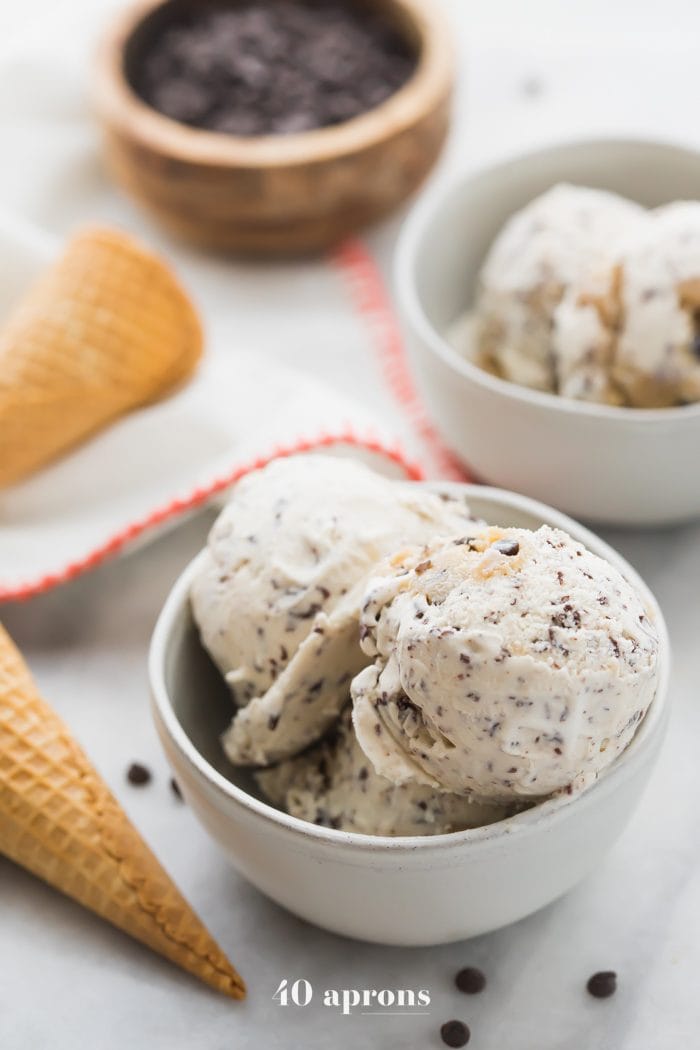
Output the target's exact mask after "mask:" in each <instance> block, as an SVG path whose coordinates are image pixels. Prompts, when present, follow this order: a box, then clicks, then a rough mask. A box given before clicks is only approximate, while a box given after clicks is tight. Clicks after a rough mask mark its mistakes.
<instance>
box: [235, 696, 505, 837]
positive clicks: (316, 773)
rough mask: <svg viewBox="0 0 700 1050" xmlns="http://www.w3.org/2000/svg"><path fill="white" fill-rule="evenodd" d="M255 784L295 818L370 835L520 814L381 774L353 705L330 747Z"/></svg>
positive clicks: (421, 831) (430, 831) (444, 828)
mask: <svg viewBox="0 0 700 1050" xmlns="http://www.w3.org/2000/svg"><path fill="white" fill-rule="evenodd" d="M255 779H256V781H257V783H258V786H259V787H260V789H261V791H262V792H263V794H264V795H265V796H266V797H267V798H268V799H269V801H270V802H272V804H273V805H275V806H278V807H279V808H280V809H284V810H285V811H286V812H287V813H291V815H292V816H294V817H299V818H300V819H301V820H308V821H310V822H311V823H312V824H320V825H323V826H324V827H329V828H337V829H339V830H340V831H356V832H360V833H361V834H363V835H443V834H446V833H447V832H450V831H461V830H463V829H464V828H476V827H482V826H483V825H484V824H493V823H494V822H495V821H497V820H503V818H504V817H507V816H510V815H511V813H512V812H513V811H514V810H513V807H512V806H510V807H509V806H497V805H489V804H487V803H480V802H475V801H471V800H470V799H468V798H465V797H464V796H463V795H450V794H445V793H443V792H440V791H435V790H434V789H433V788H429V787H424V786H423V785H421V784H403V785H400V786H399V785H397V784H392V782H391V781H390V780H386V779H385V778H384V777H381V776H379V775H378V774H377V773H375V771H374V769H373V767H372V764H371V762H369V760H368V759H367V756H366V755H365V753H364V751H363V750H362V748H361V747H360V745H359V744H358V742H357V738H356V737H355V732H354V730H353V727H352V721H351V709H350V707H349V706H348V707H347V708H346V709H345V710H344V711H343V713H342V714H341V716H340V718H339V720H338V722H337V723H336V725H335V726H334V727H333V729H332V730H331V731H330V733H329V734H328V735H327V736H326V737H325V738H324V740H323V741H321V742H320V743H318V744H316V745H314V746H313V747H311V748H309V749H308V750H307V751H305V752H304V753H303V754H301V755H298V756H297V757H296V758H291V759H287V760H286V761H285V762H281V763H280V764H279V765H277V766H272V767H270V768H269V769H264V770H261V771H260V772H258V773H256V774H255Z"/></svg>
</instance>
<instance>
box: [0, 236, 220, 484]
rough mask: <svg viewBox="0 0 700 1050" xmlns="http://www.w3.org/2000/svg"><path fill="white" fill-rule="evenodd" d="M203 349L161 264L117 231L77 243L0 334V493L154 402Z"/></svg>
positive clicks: (192, 317) (188, 309) (194, 322)
mask: <svg viewBox="0 0 700 1050" xmlns="http://www.w3.org/2000/svg"><path fill="white" fill-rule="evenodd" d="M201 350H202V332H201V328H200V324H199V320H198V317H197V314H196V312H195V309H194V307H193V306H192V304H191V303H190V301H189V299H188V298H187V296H186V295H185V293H184V291H183V290H182V289H181V287H180V286H179V284H178V283H177V281H176V279H175V277H174V276H173V274H172V273H171V272H170V270H169V269H168V268H167V266H166V265H165V264H164V263H163V262H161V261H160V259H158V258H156V257H155V256H154V255H151V254H150V253H149V252H147V251H145V250H144V249H143V248H142V247H141V246H140V245H139V244H138V243H137V242H136V241H134V240H133V239H132V238H130V237H128V236H126V235H125V234H122V233H119V232H117V231H115V230H108V229H96V230H88V231H87V232H85V233H83V234H80V235H79V236H77V237H75V238H74V239H73V240H72V241H71V242H70V243H69V244H68V246H67V247H66V249H65V252H64V254H63V255H62V257H61V258H60V259H59V260H58V262H56V263H55V264H54V265H53V266H52V267H50V268H49V270H48V271H47V272H46V273H45V274H44V275H43V277H42V278H41V279H40V280H39V281H38V282H37V284H35V285H34V286H33V287H32V288H31V289H30V290H29V292H28V293H27V295H26V296H25V298H24V299H23V300H22V301H21V302H20V303H19V304H18V306H17V308H16V309H15V311H14V313H13V314H12V316H11V317H10V318H9V319H8V321H7V322H6V324H5V325H4V327H3V328H2V330H0V449H2V455H1V456H0V486H3V485H8V484H11V483H13V482H15V481H18V480H20V479H21V478H23V477H24V476H25V475H27V474H29V473H31V472H32V471H34V470H36V469H37V468H39V467H41V466H43V465H44V464H46V463H48V462H49V461H50V460H52V459H54V458H55V457H56V456H58V455H60V454H61V453H62V452H64V451H66V450H67V449H69V448H71V447H72V446H73V445H75V444H77V443H78V442H80V441H82V440H83V439H84V438H86V437H88V436H89V435H90V434H92V433H94V432H95V431H96V430H98V429H100V428H101V427H103V426H105V425H106V424H107V423H109V422H111V421H112V420H114V419H116V418H118V417H119V416H121V415H124V414H125V413H126V412H129V411H131V410H132V409H134V408H138V407H139V406H142V405H145V404H147V403H149V402H151V401H154V400H157V399H158V398H159V397H161V396H162V395H163V394H165V393H167V392H168V391H169V390H171V389H172V388H173V387H174V386H176V385H177V384H178V383H180V382H182V381H183V380H184V379H185V378H186V377H187V376H189V375H190V374H191V373H192V371H193V369H194V367H195V365H196V363H197V361H198V359H199V357H200V355H201Z"/></svg>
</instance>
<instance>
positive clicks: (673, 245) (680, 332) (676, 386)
mask: <svg viewBox="0 0 700 1050" xmlns="http://www.w3.org/2000/svg"><path fill="white" fill-rule="evenodd" d="M553 340H554V353H555V358H556V360H557V367H558V371H559V374H560V393H562V394H564V395H566V396H569V397H578V398H585V399H587V400H595V401H608V402H612V403H618V404H627V405H631V406H634V407H638V408H664V407H668V406H671V405H677V404H683V403H687V402H692V401H698V400H700V203H697V202H686V203H677V204H671V205H668V206H666V207H663V208H658V209H656V210H655V211H652V212H649V213H648V214H647V215H646V216H645V217H644V221H640V222H639V224H638V225H637V226H636V227H635V230H634V232H633V235H628V236H627V238H626V239H625V241H624V242H622V243H621V244H619V245H618V246H617V252H616V255H615V259H614V265H613V266H611V267H610V268H609V270H608V271H603V272H600V271H599V272H597V273H591V274H589V275H587V276H586V277H585V279H583V280H580V281H579V282H577V283H576V284H574V285H573V286H572V287H571V288H570V289H569V291H568V292H567V294H566V296H565V297H564V298H563V299H562V302H561V304H560V305H559V307H558V308H557V311H556V313H555V322H554V331H553Z"/></svg>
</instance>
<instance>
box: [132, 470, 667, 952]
mask: <svg viewBox="0 0 700 1050" xmlns="http://www.w3.org/2000/svg"><path fill="white" fill-rule="evenodd" d="M459 489H460V490H463V491H464V494H465V496H466V498H467V499H468V501H469V504H470V506H471V508H472V510H473V512H474V513H476V514H478V515H481V516H482V517H483V518H485V519H486V520H488V521H490V522H493V523H495V524H499V525H505V526H507V525H517V526H525V527H538V526H539V525H540V524H542V523H543V522H546V523H548V524H551V525H554V526H557V527H560V528H563V529H566V530H567V531H568V532H570V533H571V534H572V535H573V536H575V537H576V538H577V539H579V540H581V541H582V542H583V543H585V544H586V546H587V547H589V549H590V550H592V551H594V552H595V553H596V554H600V555H601V556H602V557H605V558H607V559H608V560H609V561H611V562H612V563H613V564H614V565H616V566H617V567H618V568H619V569H620V570H621V571H622V572H623V573H624V575H625V576H626V577H627V578H628V579H630V580H631V582H632V583H633V584H634V585H635V586H636V587H637V588H638V590H639V591H640V592H641V594H642V595H643V597H644V599H645V601H646V603H647V604H648V606H649V610H650V614H651V615H652V616H653V617H654V618H655V620H656V622H657V624H658V628H659V632H660V634H661V642H662V644H661V679H660V686H659V692H658V694H657V696H656V698H655V699H654V701H653V703H652V705H651V707H650V709H649V712H648V714H647V716H646V718H645V719H644V721H643V722H642V724H641V726H640V728H639V730H638V732H637V734H636V737H635V738H634V740H633V742H632V744H631V745H630V746H629V748H628V749H627V750H626V751H625V752H624V753H623V754H622V756H621V757H620V758H618V759H617V761H616V762H615V763H614V764H613V766H612V767H611V768H610V770H609V771H608V772H606V773H605V775H604V776H602V777H601V778H600V779H599V780H598V781H597V782H596V783H595V784H594V785H593V786H592V787H591V788H589V789H588V790H587V791H585V792H583V793H582V794H580V795H578V796H572V797H569V796H567V797H564V798H558V799H555V800H553V801H548V802H545V803H543V804H541V805H540V806H537V807H535V808H534V809H532V810H529V811H528V812H526V813H521V814H519V815H518V816H516V817H512V818H510V819H508V820H504V821H502V822H501V823H499V824H494V825H492V826H491V827H486V828H479V829H476V830H473V831H460V832H454V833H452V834H449V835H437V836H434V837H429V838H416V837H413V838H394V839H392V838H383V837H379V836H377V837H374V836H367V835H357V834H352V833H348V832H342V831H334V830H332V829H329V828H321V827H316V826H315V825H313V824H308V823H306V822H305V821H302V820H298V819H296V818H295V817H290V816H288V815H287V814H285V813H282V812H280V811H279V810H277V809H275V808H273V807H272V806H269V805H267V804H266V803H265V802H263V801H262V800H261V798H260V797H259V795H258V794H257V793H256V791H255V787H254V784H253V782H252V778H251V775H250V773H249V772H248V771H246V770H244V769H237V768H235V767H234V766H232V765H231V764H230V763H229V762H228V761H227V759H226V757H225V755H224V753H223V750H222V747H221V744H220V741H219V735H220V733H221V732H222V730H223V729H224V728H225V727H226V726H227V725H228V722H229V719H230V717H231V701H230V697H229V695H228V692H227V689H226V687H225V685H224V682H223V679H222V678H221V676H220V675H219V673H218V671H217V670H216V669H215V668H214V666H213V664H212V663H211V662H210V660H209V658H208V657H207V656H206V654H205V652H204V650H203V649H202V647H201V645H200V643H199V637H198V634H197V630H196V627H195V625H194V623H193V620H192V615H191V612H190V605H189V589H190V584H191V582H192V579H193V577H194V575H195V574H196V572H197V570H198V567H199V564H200V560H201V555H200V556H199V557H198V558H195V560H194V561H193V562H192V563H191V564H190V565H189V566H188V567H187V568H186V569H185V571H184V572H183V574H182V575H181V576H180V578H179V580H178V581H177V583H176V584H175V586H174V588H173V590H172V591H171V593H170V596H169V597H168V599H167V601H166V603H165V606H164V608H163V611H162V613H161V615H160V618H159V620H158V624H157V626H156V629H155V633H154V635H153V641H152V644H151V652H150V679H151V689H152V697H153V714H154V718H155V723H156V726H157V729H158V733H159V735H160V739H161V741H162V744H163V747H164V748H165V752H166V754H167V757H168V759H169V761H170V763H171V765H172V768H173V770H174V772H175V775H176V777H177V780H178V783H179V784H180V785H181V787H182V789H183V792H184V794H185V797H186V799H187V801H188V803H189V804H190V806H191V807H192V809H193V811H194V813H195V815H196V816H197V817H198V818H199V820H201V822H202V824H203V825H204V827H205V828H206V829H207V830H208V831H209V832H210V834H211V835H212V837H213V838H214V839H216V841H217V842H218V843H219V845H220V846H222V847H223V849H224V850H225V852H226V853H227V854H228V856H229V857H230V859H231V860H232V861H233V863H234V865H235V866H236V868H238V870H239V871H240V872H241V873H242V874H243V875H244V876H245V877H246V878H247V879H249V880H250V881H251V882H252V883H253V884H254V885H255V886H257V887H258V889H260V890H261V891H262V892H263V893H266V894H267V895H268V896H269V897H272V898H273V900H275V901H277V902H278V903H279V904H281V905H283V906H284V907H285V908H288V909H289V910H290V911H292V912H295V913H296V914H297V915H299V916H301V917H302V918H304V919H307V920H309V921H310V922H313V923H316V924H317V925H319V926H323V927H325V928H326V929H328V930H332V931H334V932H336V933H341V934H345V935H347V936H349V937H357V938H360V939H362V940H367V941H377V942H379V943H382V944H397V945H425V944H441V943H445V942H448V941H455V940H461V939H462V938H465V937H471V936H475V935H476V934H480V933H484V932H486V931H488V930H493V929H495V928H497V927H499V926H504V925H506V924H507V923H511V922H515V921H516V920H517V919H521V918H523V916H525V915H528V914H530V912H533V911H535V910H536V909H538V908H541V907H542V906H543V905H545V904H548V903H549V902H550V901H552V900H554V899H555V898H556V897H559V896H560V895H561V894H562V893H565V892H566V891H567V890H569V889H571V887H572V886H574V885H575V884H576V883H577V882H578V881H579V880H580V879H582V878H583V877H584V876H585V875H587V874H588V872H590V871H591V870H592V869H593V868H595V866H596V865H597V864H598V863H599V862H600V860H601V858H602V856H603V855H604V853H605V852H606V851H607V850H608V848H609V847H610V846H611V845H612V844H613V842H614V841H615V840H616V839H617V837H618V836H619V834H620V832H621V831H622V829H623V828H624V826H625V824H626V823H627V821H628V819H629V817H630V815H631V813H632V811H633V810H634V808H635V806H636V804H637V801H638V800H639V797H640V795H641V793H642V791H643V789H644V786H645V784H646V782H647V779H648V777H649V773H650V771H651V768H652V766H653V764H654V760H655V758H656V755H657V752H658V749H659V746H660V744H661V741H662V738H663V734H664V728H665V725H666V715H667V706H668V705H667V688H668V672H669V662H670V652H669V644H668V638H667V635H666V627H665V624H664V621H663V617H662V615H661V612H660V610H659V608H658V606H657V604H656V601H655V599H654V597H653V596H652V594H651V593H650V592H649V590H648V589H647V587H646V586H645V584H644V583H643V582H642V581H641V580H640V578H639V577H638V576H637V574H636V573H635V572H634V570H633V569H632V568H631V567H630V566H629V565H628V564H627V563H626V562H625V561H624V560H623V559H622V558H621V557H620V555H618V554H616V553H615V552H614V551H613V550H611V548H610V547H608V546H607V544H605V543H604V542H603V541H602V540H600V539H598V537H596V536H595V535H593V534H592V533H590V532H589V531H588V530H587V529H584V528H583V527H582V526H581V525H578V524H577V523H576V522H573V521H571V520H570V519H569V518H566V517H565V516H564V515H562V514H559V513H558V512H556V511H553V510H551V509H550V508H548V507H544V506H542V505H541V504H538V503H535V502H533V501H532V500H528V499H525V498H524V497H522V496H516V495H513V494H512V493H507V492H500V491H499V490H497V489H487V488H481V487H478V486H468V485H466V486H459ZM242 614H243V615H244V610H242Z"/></svg>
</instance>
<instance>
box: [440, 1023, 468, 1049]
mask: <svg viewBox="0 0 700 1050" xmlns="http://www.w3.org/2000/svg"><path fill="white" fill-rule="evenodd" d="M440 1038H441V1039H442V1041H443V1043H444V1044H445V1046H454V1047H460V1046H466V1045H467V1043H468V1042H469V1040H470V1038H471V1032H470V1031H469V1029H468V1028H467V1026H466V1025H465V1023H464V1021H445V1023H444V1025H443V1026H442V1028H441V1029H440Z"/></svg>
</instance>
